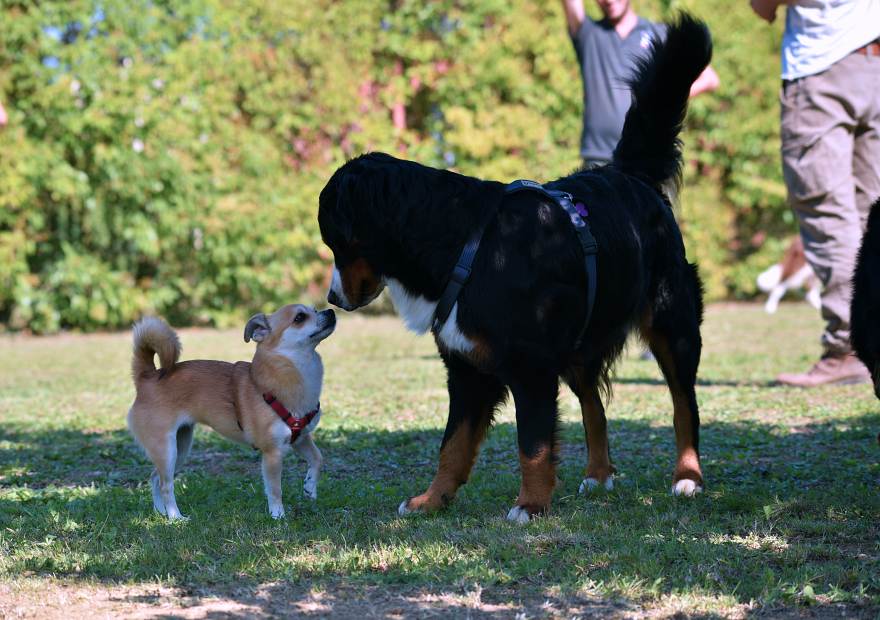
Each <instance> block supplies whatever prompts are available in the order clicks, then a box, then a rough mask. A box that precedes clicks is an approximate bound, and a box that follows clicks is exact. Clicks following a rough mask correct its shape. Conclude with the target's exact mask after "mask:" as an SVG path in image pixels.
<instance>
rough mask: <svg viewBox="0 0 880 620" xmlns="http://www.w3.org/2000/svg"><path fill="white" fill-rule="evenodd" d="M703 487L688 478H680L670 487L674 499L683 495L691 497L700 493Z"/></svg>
mask: <svg viewBox="0 0 880 620" xmlns="http://www.w3.org/2000/svg"><path fill="white" fill-rule="evenodd" d="M702 492H703V487H702V486H700V484H698V483H697V482H696V481H694V480H691V479H690V478H682V479H681V480H679V481H678V482H676V483H675V484H673V485H672V494H673V495H675V496H676V497H677V496H679V495H683V496H685V497H693V496H694V495H696V494H697V493H702Z"/></svg>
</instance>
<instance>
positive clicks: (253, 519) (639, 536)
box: [0, 304, 880, 617]
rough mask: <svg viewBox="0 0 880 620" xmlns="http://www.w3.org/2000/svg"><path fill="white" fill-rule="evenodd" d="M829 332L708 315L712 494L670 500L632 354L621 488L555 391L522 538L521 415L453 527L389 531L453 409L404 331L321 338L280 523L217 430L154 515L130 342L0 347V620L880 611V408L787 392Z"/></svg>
mask: <svg viewBox="0 0 880 620" xmlns="http://www.w3.org/2000/svg"><path fill="white" fill-rule="evenodd" d="M243 322H244V320H243V321H242V323H243ZM819 329H820V323H819V320H818V317H817V316H816V313H815V311H813V310H812V309H811V308H809V307H808V306H806V305H805V304H796V305H788V306H783V307H782V308H781V309H780V312H779V314H777V315H775V316H772V317H771V316H767V315H765V314H764V313H763V311H762V310H761V308H760V307H758V306H754V305H720V306H712V307H710V308H709V309H708V312H707V317H706V322H705V325H704V329H703V336H704V341H705V348H704V353H703V363H702V366H701V372H700V385H699V386H698V392H697V396H698V399H699V401H700V405H701V414H702V422H703V426H702V430H703V432H702V441H701V448H702V455H703V472H704V475H705V477H706V482H707V488H706V492H704V493H703V494H702V495H700V496H698V497H697V498H695V499H686V498H673V497H672V496H671V495H670V493H669V488H670V478H671V474H672V467H673V459H674V436H673V432H672V415H671V413H672V408H671V404H670V402H669V396H668V392H667V391H666V388H665V385H664V384H663V382H662V379H661V376H660V373H659V371H658V370H657V368H656V365H655V364H654V363H653V362H647V361H640V360H638V359H637V353H638V347H631V349H630V352H629V353H628V355H627V356H626V358H625V360H624V361H623V362H622V363H621V365H620V366H619V369H618V373H617V381H616V383H615V397H614V400H613V401H612V403H611V404H610V406H609V407H608V420H609V434H610V441H611V450H612V458H613V459H614V461H615V464H616V466H617V469H618V476H617V479H616V480H615V489H614V491H612V492H607V493H606V492H602V493H598V494H596V495H593V496H590V497H586V498H585V497H583V496H578V495H577V488H578V484H579V482H580V480H581V478H582V474H583V467H584V465H585V463H586V454H585V448H584V442H583V428H582V426H581V423H580V412H579V409H578V407H577V401H576V399H575V398H574V396H573V395H572V394H571V393H570V392H569V391H568V390H567V389H562V390H561V391H560V399H559V402H560V413H561V415H560V417H561V432H560V437H561V441H562V450H561V461H562V462H561V466H560V469H559V478H560V480H561V484H560V485H559V486H558V487H557V491H556V493H555V495H554V503H553V509H552V512H551V514H550V515H549V516H548V517H546V518H542V519H539V520H536V521H533V522H532V523H530V524H528V525H526V526H517V525H513V524H510V523H508V522H507V521H506V520H505V518H504V517H505V515H506V514H507V511H508V509H509V508H510V507H511V505H512V502H513V500H514V499H515V497H516V494H517V491H518V489H519V472H518V460H517V451H516V431H515V426H514V416H513V411H512V409H511V408H509V407H508V408H506V409H504V410H503V411H501V412H500V414H499V415H498V417H497V421H496V424H495V427H494V429H493V430H492V431H491V433H490V436H489V439H488V440H487V441H486V443H485V444H484V446H483V449H482V452H481V455H480V459H479V461H478V463H477V465H476V467H475V469H474V472H473V475H472V476H471V480H470V482H469V483H468V484H467V485H466V486H464V487H462V489H461V491H460V492H459V494H458V497H457V498H456V501H455V502H453V504H452V505H451V506H450V508H449V509H448V510H446V511H445V512H442V513H440V514H437V515H432V516H410V517H407V518H400V517H398V516H397V506H398V504H399V503H400V501H401V500H403V499H405V498H407V497H409V496H411V495H415V494H417V493H420V492H422V491H423V490H424V489H425V488H426V487H427V485H428V483H429V482H430V479H431V477H432V475H433V473H434V468H435V465H436V457H437V448H438V447H439V442H440V438H441V435H442V430H443V426H444V423H445V419H446V414H445V412H446V392H445V377H444V370H443V366H442V364H441V363H440V361H439V359H438V357H437V355H436V352H435V350H434V345H433V342H432V340H431V339H430V338H418V337H416V336H414V335H412V334H409V333H407V332H405V331H404V329H403V327H402V324H401V322H400V321H399V320H397V319H396V318H393V317H383V318H363V317H361V316H358V315H343V316H341V317H340V325H339V329H338V330H337V333H336V334H335V335H334V336H332V337H331V338H330V339H329V340H327V341H325V342H324V343H323V344H322V345H321V348H320V350H321V352H322V354H323V358H324V363H325V367H326V378H325V384H324V393H323V398H322V404H323V406H324V415H323V417H322V419H321V426H320V428H319V429H318V431H317V433H316V441H317V443H318V445H319V447H320V448H321V450H322V451H323V453H324V457H325V469H324V476H323V478H322V480H321V484H320V485H319V489H318V492H319V499H318V500H317V502H316V503H313V502H310V501H308V500H306V499H305V498H304V497H303V494H302V490H301V482H302V477H303V475H304V473H305V467H304V464H303V463H302V462H298V461H297V459H296V457H295V455H290V457H289V458H288V460H287V461H286V464H287V467H286V473H285V478H284V493H285V496H284V499H285V506H286V508H287V516H286V517H285V519H283V520H282V521H280V522H276V521H273V520H271V519H270V518H269V516H268V513H267V508H266V501H265V497H264V495H263V490H262V483H261V480H260V477H259V462H258V455H257V453H255V452H253V451H252V450H250V449H248V448H244V447H240V446H237V445H233V444H231V443H228V442H226V441H225V440H223V439H221V438H220V437H219V436H217V435H215V434H213V433H212V432H211V431H206V430H200V431H198V432H197V434H196V440H195V444H194V448H193V457H192V459H191V460H190V461H189V463H188V465H187V466H186V467H185V468H184V471H183V472H182V474H181V475H180V477H179V478H178V483H177V501H178V504H179V505H180V507H181V510H182V511H183V512H184V513H185V514H187V515H188V516H190V517H191V520H190V521H188V522H185V523H174V524H169V523H167V522H166V521H165V520H164V519H163V518H162V517H160V516H158V515H157V514H155V513H154V512H153V510H152V503H151V500H150V491H149V486H148V484H147V476H148V474H149V471H150V466H149V465H148V462H147V460H146V459H145V457H143V456H142V454H141V453H140V452H139V451H138V450H137V449H136V447H135V446H134V444H133V442H132V440H131V438H130V436H129V434H128V432H127V430H126V428H125V414H126V411H127V410H128V406H129V404H130V403H131V400H132V398H133V387H132V384H131V381H130V379H129V365H130V335H129V334H127V333H125V334H108V335H92V336H78V335H62V336H57V337H52V338H20V337H4V338H0V617H18V616H19V615H23V616H37V617H76V616H83V615H88V616H95V617H102V616H106V615H110V614H118V615H124V616H127V617H146V616H153V615H161V616H165V617H168V616H183V617H236V616H238V617H244V616H254V615H257V616H259V615H266V616H272V615H293V614H303V615H312V614H314V615H335V616H340V617H350V616H360V617H374V616H375V617H413V616H433V615H440V614H444V613H445V614H450V613H451V614H453V615H458V616H470V617H513V616H517V615H518V614H519V615H520V616H521V617H544V616H551V617H552V616H559V617H570V616H582V617H583V616H591V615H595V616H602V617H609V616H623V617H630V616H635V617H641V616H651V617H657V616H659V617H663V616H666V615H675V614H676V613H682V612H683V613H684V614H687V615H697V616H704V617H715V616H721V617H728V616H731V617H744V616H751V615H762V614H763V615H767V616H772V617H779V616H785V617H801V616H806V617H839V616H841V615H844V614H845V615H847V616H848V617H877V616H878V614H880V486H878V480H880V465H878V457H880V447H878V445H877V439H876V436H877V433H878V431H880V403H878V401H876V400H875V399H874V397H873V394H872V392H871V390H870V389H869V387H867V386H850V387H831V388H823V389H817V390H814V391H800V390H794V389H786V388H782V387H775V386H773V385H772V382H771V380H772V378H773V377H774V376H775V374H776V373H778V372H781V371H784V370H792V369H801V368H806V367H807V366H808V365H809V364H810V363H811V362H812V361H813V358H814V356H815V355H816V354H817V352H818V348H817V344H816V343H817V337H818V333H819ZM181 337H182V340H183V344H184V358H185V359H191V358H200V357H209V358H220V359H227V360H235V359H249V357H250V354H251V351H252V348H251V346H249V345H245V344H244V343H243V342H242V339H241V332H240V330H234V331H223V332H218V331H210V330H183V331H182V332H181Z"/></svg>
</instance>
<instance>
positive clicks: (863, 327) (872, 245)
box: [850, 199, 880, 398]
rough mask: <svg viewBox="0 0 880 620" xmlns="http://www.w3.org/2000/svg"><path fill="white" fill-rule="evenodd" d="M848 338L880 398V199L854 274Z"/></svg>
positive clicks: (870, 221) (869, 224) (871, 219)
mask: <svg viewBox="0 0 880 620" xmlns="http://www.w3.org/2000/svg"><path fill="white" fill-rule="evenodd" d="M850 340H852V344H853V348H854V349H855V350H856V354H857V355H858V356H859V359H860V360H862V362H864V364H865V366H867V367H868V370H870V371H871V377H872V378H873V379H874V394H876V395H877V398H880V199H878V200H877V202H875V203H874V206H872V207H871V214H870V215H869V216H868V228H867V230H866V231H865V236H864V237H862V247H861V249H860V250H859V257H858V259H857V261H856V270H855V274H854V275H853V298H852V310H851V312H850Z"/></svg>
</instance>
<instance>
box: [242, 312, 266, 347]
mask: <svg viewBox="0 0 880 620" xmlns="http://www.w3.org/2000/svg"><path fill="white" fill-rule="evenodd" d="M271 331H272V328H271V327H270V326H269V319H268V318H266V315H265V314H263V313H262V312H260V313H259V314H255V315H254V316H252V317H251V318H250V319H248V322H247V325H245V326H244V341H245V342H250V341H251V339H253V340H254V342H263V341H264V340H265V339H266V336H268V335H269V332H271Z"/></svg>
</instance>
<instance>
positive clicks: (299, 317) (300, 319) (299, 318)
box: [293, 312, 308, 323]
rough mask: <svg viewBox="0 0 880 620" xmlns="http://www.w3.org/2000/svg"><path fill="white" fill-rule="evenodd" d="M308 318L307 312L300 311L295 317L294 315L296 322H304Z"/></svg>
mask: <svg viewBox="0 0 880 620" xmlns="http://www.w3.org/2000/svg"><path fill="white" fill-rule="evenodd" d="M307 318H308V316H306V313H305V312H300V313H298V314H297V315H296V316H295V317H293V322H294V323H302V322H303V321H305V320H306V319H307Z"/></svg>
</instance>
